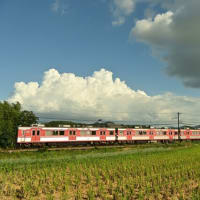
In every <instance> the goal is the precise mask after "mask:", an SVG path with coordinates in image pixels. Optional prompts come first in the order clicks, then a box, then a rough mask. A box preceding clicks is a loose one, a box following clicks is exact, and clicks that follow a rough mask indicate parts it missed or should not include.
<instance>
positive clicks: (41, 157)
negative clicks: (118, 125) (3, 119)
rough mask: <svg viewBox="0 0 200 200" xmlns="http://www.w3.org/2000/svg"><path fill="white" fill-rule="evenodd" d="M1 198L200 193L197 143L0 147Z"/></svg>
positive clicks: (176, 196) (179, 196) (189, 195)
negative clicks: (15, 149) (87, 147)
mask: <svg viewBox="0 0 200 200" xmlns="http://www.w3.org/2000/svg"><path fill="white" fill-rule="evenodd" d="M0 199H2V200H3V199H119V200H121V199H200V144H198V143H196V144H195V143H193V144H192V143H180V144H169V145H164V144H163V145H161V144H147V145H136V146H130V145H129V146H121V147H120V148H119V147H118V148H114V147H113V148H100V147H98V148H94V149H90V150H60V151H37V152H15V153H9V152H6V153H5V152H4V153H0Z"/></svg>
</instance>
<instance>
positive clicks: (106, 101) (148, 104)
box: [9, 69, 200, 123]
mask: <svg viewBox="0 0 200 200" xmlns="http://www.w3.org/2000/svg"><path fill="white" fill-rule="evenodd" d="M9 101H10V102H16V101H19V102H20V103H21V104H22V105H23V108H24V109H30V110H34V111H35V112H37V113H41V114H43V116H44V115H45V116H54V117H58V118H59V117H60V116H62V118H64V119H72V118H73V119H83V120H89V119H93V120H96V119H99V118H101V119H104V120H129V121H134V122H138V121H140V122H141V121H142V122H144V123H145V122H150V121H151V122H156V121H157V122H160V121H165V122H166V121H175V122H176V120H174V117H175V115H174V114H175V113H176V112H178V111H182V112H185V113H192V114H194V113H197V112H198V109H199V108H200V99H198V98H192V97H180V96H175V95H173V94H170V93H166V94H163V95H157V96H149V95H147V94H146V93H145V92H144V91H141V90H132V89H131V88H129V87H128V86H127V85H126V83H125V82H124V81H121V80H120V79H119V78H116V79H113V77H112V72H110V71H107V70H105V69H101V70H100V71H96V72H94V73H93V75H92V76H89V77H78V76H76V75H75V74H72V73H63V74H60V73H59V72H58V71H57V70H55V69H50V70H48V71H46V72H45V73H44V78H43V80H42V82H41V84H39V83H37V82H29V83H24V82H18V83H16V84H15V91H14V94H13V96H12V97H11V98H10V99H9Z"/></svg>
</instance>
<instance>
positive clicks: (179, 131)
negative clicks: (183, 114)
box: [177, 112, 181, 141]
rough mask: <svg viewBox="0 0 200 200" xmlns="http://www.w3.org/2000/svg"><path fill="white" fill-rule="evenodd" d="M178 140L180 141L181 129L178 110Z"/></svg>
mask: <svg viewBox="0 0 200 200" xmlns="http://www.w3.org/2000/svg"><path fill="white" fill-rule="evenodd" d="M177 114H178V140H179V141H181V130H180V113H179V112H178V113H177Z"/></svg>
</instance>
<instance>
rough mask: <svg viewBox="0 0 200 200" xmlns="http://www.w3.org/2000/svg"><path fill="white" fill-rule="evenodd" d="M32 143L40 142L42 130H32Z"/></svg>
mask: <svg viewBox="0 0 200 200" xmlns="http://www.w3.org/2000/svg"><path fill="white" fill-rule="evenodd" d="M31 141H32V142H39V141H40V130H39V129H37V128H34V129H32V134H31Z"/></svg>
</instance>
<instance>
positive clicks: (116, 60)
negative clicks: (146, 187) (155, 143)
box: [0, 0, 200, 123]
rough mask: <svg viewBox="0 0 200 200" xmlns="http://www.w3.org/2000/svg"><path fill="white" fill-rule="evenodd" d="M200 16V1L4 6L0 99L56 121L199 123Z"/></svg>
mask: <svg viewBox="0 0 200 200" xmlns="http://www.w3.org/2000/svg"><path fill="white" fill-rule="evenodd" d="M199 9H200V1H199V0H190V1H188V0H165V1H163V0H84V1H83V0H44V1H41V0H34V1H31V0H15V1H12V0H0V25H1V26H0V30H1V31H0V74H1V79H0V91H1V92H0V100H2V101H3V100H8V101H10V102H16V101H19V102H20V103H21V104H22V106H23V108H24V109H28V110H33V111H34V112H36V113H40V115H42V114H43V115H45V116H52V118H53V117H55V116H60V117H62V118H65V119H70V118H76V119H85V120H87V119H98V118H103V119H105V120H134V121H148V122H150V121H164V122H167V121H174V119H175V116H176V112H182V113H183V114H184V115H183V116H185V121H187V123H189V122H190V123H191V121H193V122H194V121H197V122H198V119H197V117H198V115H199V114H198V113H199V111H200V107H199V106H200V105H199V104H200V103H199V102H200V101H199V100H200V97H199V88H200V78H199V76H200V66H199V64H200V51H199V50H200V39H199V35H200V24H199V20H200V14H199ZM188 115H190V118H189V117H188ZM199 121H200V120H199Z"/></svg>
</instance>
